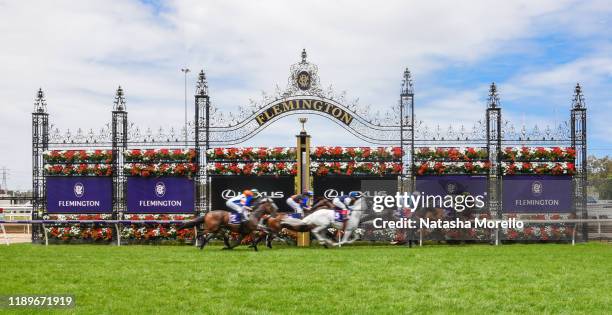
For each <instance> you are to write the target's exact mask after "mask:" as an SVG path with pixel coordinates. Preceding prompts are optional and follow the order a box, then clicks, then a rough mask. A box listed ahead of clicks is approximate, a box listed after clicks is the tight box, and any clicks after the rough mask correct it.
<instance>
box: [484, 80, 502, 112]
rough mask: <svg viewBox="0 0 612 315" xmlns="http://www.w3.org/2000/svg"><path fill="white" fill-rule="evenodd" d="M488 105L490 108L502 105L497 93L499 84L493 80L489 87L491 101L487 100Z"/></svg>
mask: <svg viewBox="0 0 612 315" xmlns="http://www.w3.org/2000/svg"><path fill="white" fill-rule="evenodd" d="M487 105H488V106H487V107H489V108H498V107H500V104H499V95H498V94H497V85H495V82H492V83H491V86H490V87H489V101H488V102H487Z"/></svg>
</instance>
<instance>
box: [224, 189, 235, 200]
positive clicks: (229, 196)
mask: <svg viewBox="0 0 612 315" xmlns="http://www.w3.org/2000/svg"><path fill="white" fill-rule="evenodd" d="M236 196H238V193H237V192H235V191H233V190H231V189H226V190H224V191H222V192H221V198H223V199H225V200H229V199H232V198H234V197H236Z"/></svg>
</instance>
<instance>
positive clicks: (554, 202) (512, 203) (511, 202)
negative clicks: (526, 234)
mask: <svg viewBox="0 0 612 315" xmlns="http://www.w3.org/2000/svg"><path fill="white" fill-rule="evenodd" d="M502 183H503V189H502V191H503V197H502V202H503V210H504V212H531V213H538V212H570V211H571V209H572V177H571V176H550V175H548V176H546V175H513V176H506V177H504V179H503V182H502Z"/></svg>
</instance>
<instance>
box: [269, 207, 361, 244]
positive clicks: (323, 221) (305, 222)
mask: <svg viewBox="0 0 612 315" xmlns="http://www.w3.org/2000/svg"><path fill="white" fill-rule="evenodd" d="M363 204H364V203H363V198H359V199H357V201H355V203H354V204H353V205H352V206H350V207H349V209H350V210H351V213H350V215H349V219H348V222H347V224H346V230H345V232H344V236H343V237H342V240H341V241H340V242H338V243H334V242H332V240H330V239H329V238H328V237H327V236H326V235H325V234H324V233H323V232H324V231H325V230H326V229H328V228H330V227H333V228H336V229H342V225H343V224H342V222H338V221H336V220H335V211H334V210H331V209H319V210H317V211H315V212H313V213H311V214H309V215H307V216H306V217H305V218H304V219H302V220H299V219H286V220H283V224H284V227H288V228H290V229H294V230H297V231H307V230H310V232H312V234H314V236H315V237H316V238H317V240H318V241H319V243H320V244H323V245H332V246H341V245H342V244H350V243H352V242H354V241H356V240H357V238H358V235H356V234H353V232H354V231H355V230H356V229H357V227H358V226H359V220H360V219H361V215H362V214H363V211H364V207H363ZM283 224H281V225H283ZM351 235H353V238H351Z"/></svg>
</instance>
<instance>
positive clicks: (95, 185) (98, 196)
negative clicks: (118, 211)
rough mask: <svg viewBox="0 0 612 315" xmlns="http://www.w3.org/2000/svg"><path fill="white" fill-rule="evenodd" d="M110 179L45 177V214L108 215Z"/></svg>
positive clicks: (109, 207) (111, 189) (110, 195)
mask: <svg viewBox="0 0 612 315" xmlns="http://www.w3.org/2000/svg"><path fill="white" fill-rule="evenodd" d="M112 197H113V181H112V178H111V177H85V176H82V177H47V212H49V213H110V212H112V211H113V202H112V200H113V198H112Z"/></svg>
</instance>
